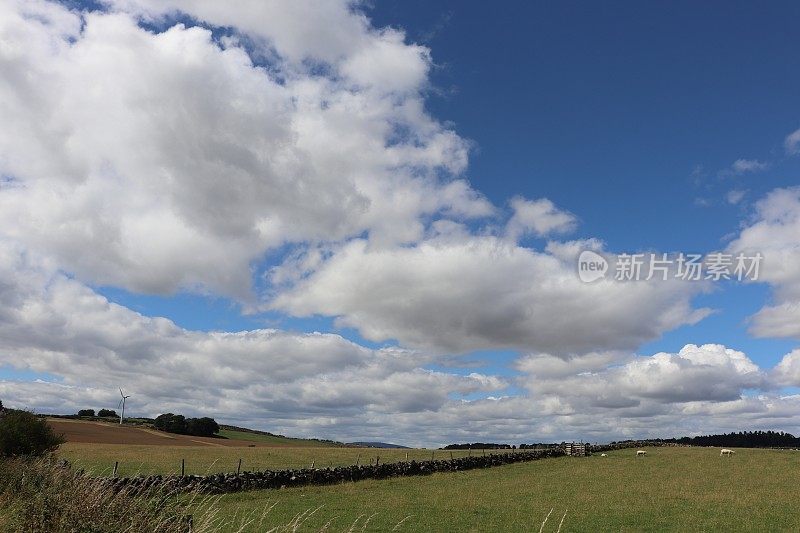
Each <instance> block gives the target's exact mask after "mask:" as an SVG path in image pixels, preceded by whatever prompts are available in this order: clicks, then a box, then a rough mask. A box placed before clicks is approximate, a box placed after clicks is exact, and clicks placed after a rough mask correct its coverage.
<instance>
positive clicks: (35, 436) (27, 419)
mask: <svg viewBox="0 0 800 533" xmlns="http://www.w3.org/2000/svg"><path fill="white" fill-rule="evenodd" d="M63 442H64V438H63V437H62V436H61V435H56V434H55V432H54V431H53V428H51V427H50V425H49V424H48V423H47V421H46V420H44V419H43V418H39V417H37V416H36V415H34V414H33V413H29V412H27V411H6V412H4V414H3V416H2V417H0V456H2V457H16V456H20V455H42V454H44V453H45V452H47V451H51V450H54V449H55V448H56V447H58V445H59V444H61V443H63Z"/></svg>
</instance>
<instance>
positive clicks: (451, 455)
mask: <svg viewBox="0 0 800 533" xmlns="http://www.w3.org/2000/svg"><path fill="white" fill-rule="evenodd" d="M450 460H451V461H452V460H453V452H450Z"/></svg>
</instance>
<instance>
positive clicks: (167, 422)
mask: <svg viewBox="0 0 800 533" xmlns="http://www.w3.org/2000/svg"><path fill="white" fill-rule="evenodd" d="M153 427H154V428H156V429H160V430H161V431H167V432H169V433H178V434H181V435H185V434H186V433H187V431H188V427H187V424H186V417H184V416H183V415H176V414H173V413H164V414H162V415H158V416H157V417H156V419H155V420H154V421H153Z"/></svg>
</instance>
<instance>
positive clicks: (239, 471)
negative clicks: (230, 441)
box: [236, 459, 242, 476]
mask: <svg viewBox="0 0 800 533" xmlns="http://www.w3.org/2000/svg"><path fill="white" fill-rule="evenodd" d="M241 473H242V460H241V459H239V466H237V467H236V475H237V476H238V475H239V474H241Z"/></svg>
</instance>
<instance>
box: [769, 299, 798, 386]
mask: <svg viewBox="0 0 800 533" xmlns="http://www.w3.org/2000/svg"><path fill="white" fill-rule="evenodd" d="M796 316H798V317H800V314H798V315H796ZM772 374H773V379H774V380H775V381H776V382H777V383H778V384H779V385H782V386H786V387H800V350H794V351H792V352H790V353H788V354H786V355H784V356H783V358H782V359H781V361H780V363H778V365H777V366H776V367H775V369H774V371H773V373H772Z"/></svg>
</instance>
